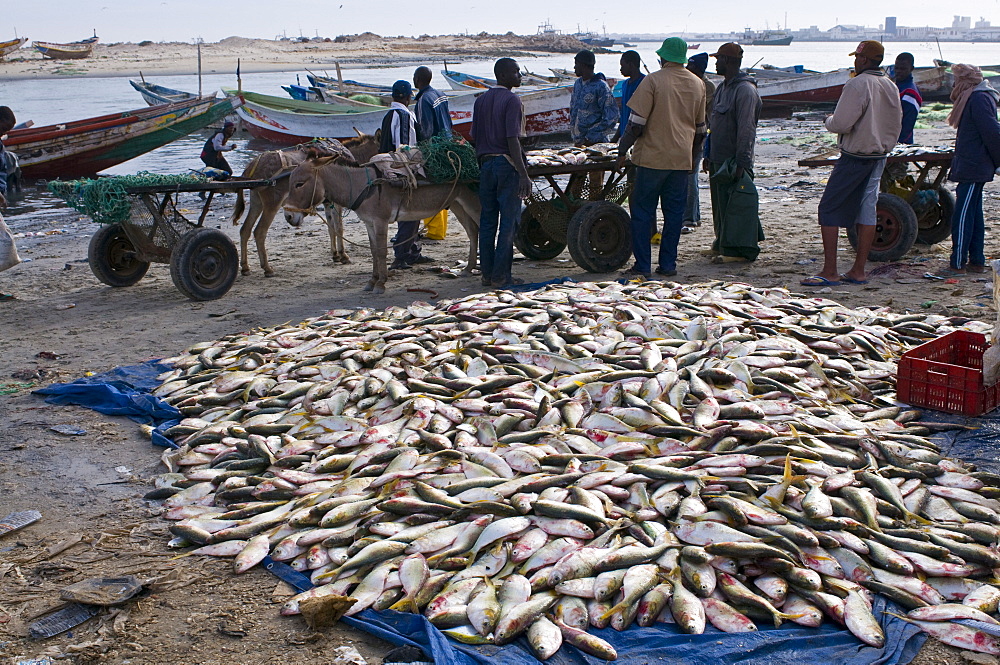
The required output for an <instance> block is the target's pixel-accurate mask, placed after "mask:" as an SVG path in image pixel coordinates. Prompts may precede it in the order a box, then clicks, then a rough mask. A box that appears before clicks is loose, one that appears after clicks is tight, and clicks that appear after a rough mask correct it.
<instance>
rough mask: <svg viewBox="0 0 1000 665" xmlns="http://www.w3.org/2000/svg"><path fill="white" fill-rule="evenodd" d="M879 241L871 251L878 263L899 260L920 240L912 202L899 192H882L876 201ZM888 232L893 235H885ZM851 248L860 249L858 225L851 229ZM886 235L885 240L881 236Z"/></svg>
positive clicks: (869, 257)
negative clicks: (904, 198)
mask: <svg viewBox="0 0 1000 665" xmlns="http://www.w3.org/2000/svg"><path fill="white" fill-rule="evenodd" d="M875 210H876V215H877V220H876V222H875V228H876V231H875V242H873V243H872V249H871V251H870V252H868V260H869V261H874V262H876V263H891V262H893V261H898V260H900V259H901V258H903V257H904V256H906V254H907V252H909V251H910V249H912V248H913V243H915V242H916V241H917V214H916V213H915V212H913V208H911V207H910V204H909V203H907V202H906V201H904V200H903V199H902V198H900V197H898V196H896V195H895V194H879V195H878V203H876V204H875ZM886 234H889V235H890V238H885V236H886ZM847 238H848V240H850V241H851V247H853V248H854V249H855V251H857V249H858V231H857V225H855V226H852V227H851V228H849V229H848V230H847ZM883 238H885V240H884V241H882V240H881V239H883Z"/></svg>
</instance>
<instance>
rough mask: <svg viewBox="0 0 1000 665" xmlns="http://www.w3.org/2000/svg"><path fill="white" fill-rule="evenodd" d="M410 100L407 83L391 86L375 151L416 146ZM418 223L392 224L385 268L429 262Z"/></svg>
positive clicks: (410, 93)
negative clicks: (390, 259) (391, 257)
mask: <svg viewBox="0 0 1000 665" xmlns="http://www.w3.org/2000/svg"><path fill="white" fill-rule="evenodd" d="M412 98H413V88H412V87H410V83H409V81H396V82H395V83H393V84H392V103H391V104H390V105H389V112H388V113H386V114H385V117H384V118H382V134H381V142H380V143H379V152H394V151H396V150H399V149H400V148H403V147H405V146H414V147H415V146H416V145H417V119H416V117H415V116H414V115H413V113H411V112H410V109H408V108H407V106H408V105H409V103H410V100H411V99H412ZM419 228H420V220H415V221H401V222H396V235H395V237H393V238H392V239H391V240H390V241H389V242H391V243H392V251H393V254H394V256H395V260H394V261H393V262H392V265H391V266H389V267H390V268H392V269H393V270H406V269H408V268H412V267H413V265H414V264H417V263H430V262H431V259H429V258H427V257H426V256H423V255H421V254H420V244H419V243H417V232H418V230H419Z"/></svg>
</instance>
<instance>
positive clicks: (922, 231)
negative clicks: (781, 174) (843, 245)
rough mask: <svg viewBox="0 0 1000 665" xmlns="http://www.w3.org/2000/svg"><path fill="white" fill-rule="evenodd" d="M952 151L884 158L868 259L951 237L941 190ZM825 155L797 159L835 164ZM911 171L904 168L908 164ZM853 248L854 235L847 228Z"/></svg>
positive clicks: (949, 200) (904, 152) (950, 199)
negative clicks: (884, 162) (915, 244)
mask: <svg viewBox="0 0 1000 665" xmlns="http://www.w3.org/2000/svg"><path fill="white" fill-rule="evenodd" d="M951 157H952V153H951V152H950V151H942V150H937V149H935V148H921V147H917V146H905V147H902V146H901V147H900V148H897V150H895V151H893V152H892V153H891V154H890V155H889V157H888V158H887V159H886V165H885V171H884V172H883V173H882V182H881V183H880V186H879V189H880V192H881V193H880V194H879V197H878V203H877V204H876V222H875V240H874V242H873V243H872V249H871V252H869V253H868V259H869V260H870V261H878V262H885V261H898V260H900V259H901V258H903V257H904V256H905V255H906V253H907V252H909V251H910V249H911V248H912V247H913V243H914V242H920V243H923V244H925V245H933V244H935V243H938V242H941V241H942V240H944V239H945V238H948V237H950V236H951V214H952V212H953V211H954V209H955V197H954V195H953V194H952V193H951V192H950V191H949V190H948V188H947V187H945V186H944V181H945V177H946V176H947V174H948V167H949V166H950V165H951ZM836 163H837V158H836V157H835V156H831V155H824V156H821V157H814V158H811V159H803V160H800V161H799V166H809V167H813V166H829V165H831V164H836ZM911 164H912V165H913V166H914V167H915V168H913V169H911V168H909V167H910V165H911ZM847 237H848V239H849V240H850V241H851V245H852V246H853V247H854V248H855V249H857V246H858V243H857V232H856V230H855V229H854V228H852V229H850V230H848V233H847Z"/></svg>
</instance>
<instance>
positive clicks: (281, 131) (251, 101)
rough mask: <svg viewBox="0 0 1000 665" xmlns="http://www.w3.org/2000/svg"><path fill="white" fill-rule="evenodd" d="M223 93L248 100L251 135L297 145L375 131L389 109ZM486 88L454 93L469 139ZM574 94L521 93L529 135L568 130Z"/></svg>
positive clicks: (456, 123) (241, 111)
mask: <svg viewBox="0 0 1000 665" xmlns="http://www.w3.org/2000/svg"><path fill="white" fill-rule="evenodd" d="M223 92H225V93H226V94H227V95H230V96H232V97H234V98H239V99H240V101H241V102H242V104H241V105H240V107H239V108H238V109H237V110H236V113H237V114H238V115H239V117H240V120H241V121H242V123H243V127H244V128H245V129H246V130H247V131H248V132H249V133H250V135H251V136H253V137H254V138H257V139H262V140H265V141H269V142H271V143H275V144H278V145H296V144H298V143H302V142H305V141H310V140H312V139H314V138H330V139H337V140H344V139H347V138H350V137H352V136H356V135H357V132H361V133H364V134H374V133H375V131H376V130H378V129H379V128H380V127H381V126H382V119H383V118H384V117H385V113H386V111H385V109H384V108H379V107H376V108H372V107H371V106H370V105H367V106H366V107H365V108H361V107H357V106H353V107H349V106H347V105H345V104H325V103H317V102H303V101H299V100H295V99H285V98H282V97H272V96H270V95H261V94H258V93H254V92H248V91H245V90H244V91H242V92H241V91H237V90H230V89H224V90H223ZM481 92H483V91H482V90H480V91H470V92H469V93H467V94H459V95H449V96H448V97H449V98H448V106H449V111H450V113H451V119H452V127H453V128H454V130H455V132H456V133H458V134H459V135H461V136H463V137H465V138H466V139H468V138H470V131H471V129H472V112H473V107H474V105H475V98H476V96H477V95H479V94H481ZM571 94H572V91H571V89H570V88H568V87H558V88H547V89H544V90H537V91H532V92H525V93H524V94H521V95H520V97H521V102H522V104H523V106H524V115H525V132H526V135H527V136H528V137H539V136H548V135H550V134H558V133H565V132H568V131H569V102H570V95H571Z"/></svg>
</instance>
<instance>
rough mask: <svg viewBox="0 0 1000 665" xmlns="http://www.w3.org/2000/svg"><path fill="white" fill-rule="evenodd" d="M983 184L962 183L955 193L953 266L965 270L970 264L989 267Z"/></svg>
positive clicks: (952, 240)
mask: <svg viewBox="0 0 1000 665" xmlns="http://www.w3.org/2000/svg"><path fill="white" fill-rule="evenodd" d="M984 184H985V183H982V182H960V183H958V190H957V191H956V192H955V194H956V196H955V213H954V214H953V215H952V216H951V267H952V268H954V269H955V270H961V269H963V268H965V266H966V264H971V265H974V266H983V265H986V256H985V255H984V254H983V239H984V235H985V233H986V231H985V227H984V223H983V185H984Z"/></svg>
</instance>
